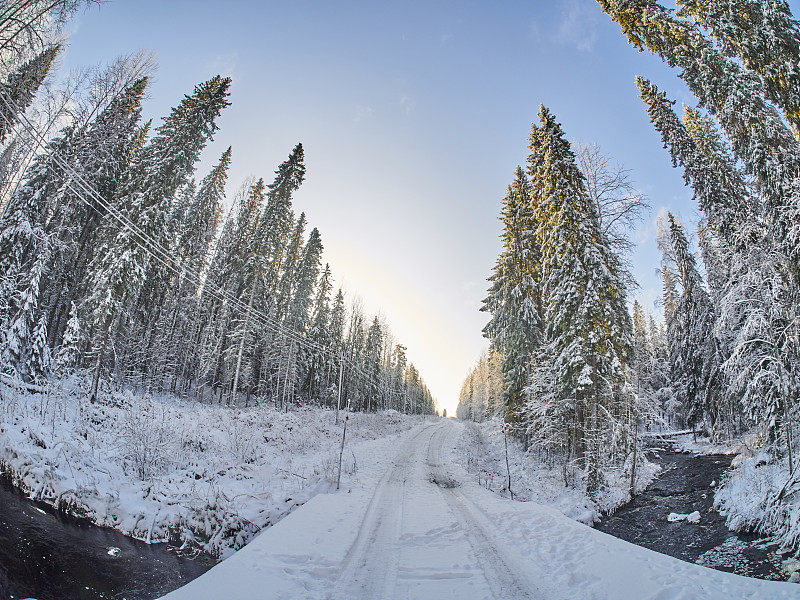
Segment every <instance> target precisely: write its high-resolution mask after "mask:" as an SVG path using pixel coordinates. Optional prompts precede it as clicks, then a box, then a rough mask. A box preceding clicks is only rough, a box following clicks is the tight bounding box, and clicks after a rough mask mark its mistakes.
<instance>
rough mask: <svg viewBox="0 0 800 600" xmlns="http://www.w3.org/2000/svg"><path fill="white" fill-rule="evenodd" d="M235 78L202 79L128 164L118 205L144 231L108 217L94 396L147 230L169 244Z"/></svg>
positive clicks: (142, 258)
mask: <svg viewBox="0 0 800 600" xmlns="http://www.w3.org/2000/svg"><path fill="white" fill-rule="evenodd" d="M230 83H231V80H230V79H229V78H222V77H219V76H217V77H214V78H212V79H210V80H209V81H207V82H205V83H202V84H200V85H198V86H197V87H196V88H195V90H194V93H193V94H192V96H187V97H185V98H184V100H183V101H182V102H181V103H180V104H179V105H178V107H177V108H175V109H174V110H173V111H172V113H171V114H170V115H169V117H167V119H166V120H165V121H164V124H163V125H161V126H160V127H159V128H158V129H157V131H156V135H155V137H154V138H153V139H152V140H151V141H150V142H149V143H148V144H147V145H146V146H145V147H144V148H143V149H142V151H141V152H140V153H138V154H137V156H136V157H135V159H134V162H133V163H132V164H131V166H130V167H129V168H128V171H127V173H126V176H125V180H124V183H123V184H122V185H121V186H120V188H119V189H118V191H117V193H116V197H117V199H118V200H117V206H118V208H119V210H120V212H122V213H123V214H124V216H125V217H126V218H127V219H128V220H129V221H130V222H132V223H135V224H136V227H137V230H138V231H140V232H141V234H139V233H138V232H134V230H132V229H131V228H129V227H128V226H126V225H123V224H122V223H120V222H119V221H117V219H116V218H113V217H110V216H109V217H107V218H106V219H104V225H103V226H104V228H105V229H106V230H107V231H108V233H107V235H106V238H107V239H110V240H113V241H112V244H111V245H110V246H109V247H108V248H107V251H106V252H103V253H100V254H99V255H98V257H97V260H96V261H95V264H94V266H93V271H94V274H95V275H94V281H93V285H92V292H91V297H90V304H91V306H92V312H93V316H94V321H95V324H96V331H97V338H96V343H97V346H96V348H97V364H96V367H95V379H94V384H93V386H92V398H93V399H94V398H95V397H96V396H97V386H98V382H99V376H100V369H101V366H102V359H103V353H104V352H105V348H106V343H107V340H108V335H109V331H110V329H111V326H112V324H113V321H114V319H115V318H117V317H118V316H119V315H120V314H121V309H122V304H123V302H124V301H125V300H126V299H127V298H128V297H130V296H132V295H135V294H137V293H138V291H139V288H140V286H141V285H142V283H143V282H144V279H145V277H146V274H147V270H148V266H149V260H148V250H147V249H146V248H147V242H145V240H143V239H142V238H141V235H144V236H148V238H149V239H152V240H154V242H155V243H157V244H162V245H163V242H164V238H163V236H164V234H163V230H164V222H165V220H166V216H167V214H168V213H169V207H170V202H171V199H172V197H173V195H174V194H175V192H176V191H177V190H178V188H179V187H180V186H181V185H182V184H184V183H185V182H186V181H187V180H188V178H189V176H190V174H191V171H192V169H193V166H194V163H195V161H196V160H197V158H198V156H199V154H200V151H201V150H202V149H203V148H204V147H205V145H206V143H207V142H208V140H209V139H210V138H211V136H212V135H213V133H214V131H216V129H217V125H216V124H215V120H216V118H217V117H218V115H219V114H220V112H221V111H222V109H223V108H225V107H226V106H228V101H227V97H228V89H229V87H230ZM151 251H152V250H151Z"/></svg>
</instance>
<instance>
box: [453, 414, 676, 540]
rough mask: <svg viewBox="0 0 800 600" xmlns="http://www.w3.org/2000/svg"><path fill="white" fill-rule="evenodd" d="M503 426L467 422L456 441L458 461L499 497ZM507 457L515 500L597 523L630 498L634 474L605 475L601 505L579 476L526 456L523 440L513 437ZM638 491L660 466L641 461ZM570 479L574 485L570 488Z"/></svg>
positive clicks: (504, 481)
mask: <svg viewBox="0 0 800 600" xmlns="http://www.w3.org/2000/svg"><path fill="white" fill-rule="evenodd" d="M502 428H503V423H502V421H501V420H500V419H497V418H495V419H491V420H489V421H485V422H483V423H473V422H467V423H465V424H464V429H463V432H462V434H461V436H460V437H459V438H458V440H457V448H458V451H457V460H458V462H459V463H460V464H461V465H462V466H463V467H464V468H465V469H466V470H467V471H468V472H469V473H470V474H471V475H473V478H474V480H475V481H477V482H478V483H479V484H480V485H482V486H483V487H485V488H486V489H489V490H492V491H494V492H495V493H497V494H500V495H505V496H508V495H509V494H508V489H507V488H508V478H507V472H506V464H505V444H504V441H503V434H502ZM508 458H509V468H510V470H511V489H512V491H513V492H514V498H515V499H517V500H522V501H526V502H537V503H538V504H544V505H547V506H551V507H553V508H555V509H557V510H558V511H560V512H561V513H563V514H564V515H566V516H567V517H570V518H571V519H575V520H576V521H579V522H581V523H585V524H587V525H592V524H593V523H595V522H596V521H597V520H598V519H599V518H600V513H609V512H613V511H614V509H616V508H617V507H619V506H621V505H622V504H624V503H625V502H627V501H628V500H630V493H629V490H630V474H629V473H626V471H625V467H627V468H628V469H629V468H630V465H629V464H626V465H624V467H623V468H621V469H609V470H607V471H605V472H604V473H603V477H604V480H605V485H604V486H603V487H602V488H601V489H600V491H599V493H598V499H597V503H596V504H593V503H591V502H589V501H588V499H587V498H586V495H585V493H584V489H583V485H582V482H581V481H580V480H579V477H580V474H579V473H577V472H572V471H568V472H567V473H566V474H565V472H564V470H563V469H562V468H561V467H562V465H561V463H560V462H556V463H555V464H551V463H548V462H547V461H546V460H541V459H540V458H539V457H538V455H537V453H536V451H535V450H532V451H531V452H528V453H526V452H525V451H524V450H523V448H522V445H521V444H520V443H519V441H518V440H516V439H514V438H512V437H509V438H508ZM637 461H638V465H637V476H636V489H637V491H641V490H643V489H644V488H645V487H647V485H648V484H649V483H650V482H651V481H653V479H655V477H656V476H657V475H658V474H659V473H660V471H661V467H659V466H658V465H657V464H655V463H650V462H647V461H645V460H644V457H643V456H642V455H641V454H640V455H639V457H638V458H637ZM565 478H566V479H567V480H568V481H569V485H565Z"/></svg>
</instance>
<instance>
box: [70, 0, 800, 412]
mask: <svg viewBox="0 0 800 600" xmlns="http://www.w3.org/2000/svg"><path fill="white" fill-rule="evenodd" d="M790 5H791V6H792V8H793V9H794V11H795V14H796V13H797V8H798V7H797V1H796V0H794V1H793V2H790ZM69 44H70V45H69V49H68V51H67V54H66V59H65V68H75V67H79V66H88V65H93V64H96V63H98V62H99V61H103V62H110V61H111V60H113V59H114V58H115V57H116V56H118V55H120V54H127V53H131V52H134V51H136V50H139V49H141V48H148V49H153V50H156V51H157V52H158V60H159V62H160V68H159V71H158V73H157V75H156V78H155V80H154V81H153V82H152V84H151V86H150V90H149V95H148V99H147V100H146V102H145V106H144V117H145V118H150V117H154V118H156V119H158V118H159V117H161V116H164V115H166V114H168V112H169V110H170V108H171V107H172V106H175V105H176V104H177V103H178V102H179V101H180V99H181V98H182V97H183V95H184V94H187V93H190V92H191V90H192V88H193V86H194V85H195V84H197V83H199V82H201V81H204V80H206V79H208V78H209V77H211V76H213V75H216V74H218V73H219V74H222V75H229V76H232V77H233V86H232V89H231V102H232V105H231V106H230V107H229V108H228V109H226V111H225V112H224V113H223V115H222V117H221V118H220V120H219V125H220V130H219V131H218V132H217V134H216V135H215V140H214V142H213V143H211V144H210V145H209V147H208V148H207V149H206V150H205V152H204V154H203V158H202V161H201V163H200V164H199V165H198V169H197V177H198V178H202V177H203V176H204V175H205V173H206V172H207V171H208V169H209V168H210V167H211V166H212V165H213V164H214V163H215V162H216V161H217V160H218V158H219V155H220V154H221V152H222V151H223V150H224V149H225V148H227V146H228V145H232V147H233V161H232V166H231V169H230V174H229V175H230V176H229V185H228V200H229V201H230V200H231V199H232V198H233V195H234V193H235V190H236V189H237V188H238V187H239V186H240V185H241V183H242V182H243V181H244V180H245V178H246V177H247V176H250V175H255V176H256V177H263V178H264V179H265V180H266V181H271V180H272V177H273V172H274V170H275V168H276V167H277V165H278V164H280V163H281V162H282V161H283V160H285V158H286V156H288V154H289V152H290V151H291V149H292V148H293V147H294V145H295V144H296V143H297V142H302V143H303V146H304V148H305V153H306V164H307V179H306V182H305V183H304V184H303V186H302V187H301V189H300V190H298V192H297V194H296V195H295V201H294V208H295V211H296V212H297V213H298V214H299V213H300V212H301V211H302V212H305V213H306V216H307V218H308V223H309V226H308V229H309V231H310V229H311V228H312V227H317V228H318V229H319V231H320V233H321V235H322V241H323V244H324V245H325V252H324V254H323V257H322V260H323V263H324V262H329V263H330V265H331V269H332V272H333V276H334V279H335V283H334V285H335V286H336V287H338V286H339V285H343V286H344V288H345V290H346V291H347V292H348V294H349V295H350V296H351V297H353V296H357V297H360V298H362V299H363V302H364V309H365V313H366V314H367V315H368V316H369V317H370V318H371V317H372V316H374V315H375V314H376V313H378V312H380V313H381V314H382V315H383V316H384V317H385V320H386V322H387V324H388V325H389V327H390V329H391V331H392V333H393V335H394V337H395V339H396V342H398V343H402V344H403V345H405V346H406V347H407V348H408V358H409V361H410V362H413V363H414V364H415V365H416V366H417V368H418V369H419V371H420V373H421V375H422V377H423V379H424V380H425V382H426V383H427V385H428V387H429V388H430V390H431V392H432V394H433V395H434V397H435V398H436V399H437V401H438V405H439V407H440V408H447V412H448V414H453V413H454V411H455V406H456V402H457V398H458V393H459V390H460V387H461V384H462V382H463V379H464V377H465V376H466V374H467V372H468V370H469V369H470V368H471V367H472V366H473V365H474V364H475V363H476V362H477V360H478V357H479V355H480V353H481V351H482V350H483V349H484V348H486V346H487V344H488V342H487V340H485V339H484V338H483V337H482V335H481V328H482V327H483V325H484V324H485V323H486V321H487V315H486V314H484V313H481V312H479V308H480V304H481V300H482V299H483V298H484V297H485V296H486V290H487V287H488V283H487V281H486V278H487V277H488V276H489V275H490V274H491V269H492V266H493V265H494V262H495V259H496V257H497V254H498V252H499V249H500V241H499V239H498V236H499V234H500V230H501V226H500V223H499V221H498V218H497V217H498V214H499V211H500V203H501V200H502V198H503V196H504V194H505V189H506V186H507V185H508V184H509V183H510V182H511V179H512V176H513V172H514V169H515V167H516V166H517V165H518V164H521V165H523V166H524V164H525V162H524V161H525V157H526V156H527V148H526V146H527V135H528V133H529V131H530V125H531V123H532V122H534V121H536V120H537V112H538V110H539V104H540V103H543V104H545V105H546V106H548V108H550V110H551V111H552V112H553V113H554V114H555V116H556V118H557V120H558V121H559V122H560V123H561V124H562V126H563V128H564V131H565V132H566V135H567V138H568V139H570V140H577V141H581V142H586V143H592V142H595V143H597V144H598V145H599V146H600V148H601V150H602V151H604V152H605V153H607V154H609V155H611V156H612V157H613V158H614V159H616V160H618V161H619V162H621V163H622V164H624V165H625V166H626V167H627V168H628V169H630V171H631V177H632V178H633V180H634V181H635V183H636V185H637V186H639V188H640V189H641V190H643V191H644V192H645V193H647V195H648V196H649V198H650V203H651V205H652V207H653V211H652V213H651V215H650V216H649V217H648V218H647V219H646V220H645V221H644V222H643V223H642V224H641V226H640V227H639V228H638V230H637V231H635V232H631V234H632V235H633V236H635V239H636V240H637V242H638V243H639V246H638V248H637V249H636V250H635V252H634V255H633V256H632V257H631V262H632V265H633V269H634V274H635V276H636V277H637V278H638V280H639V281H640V283H641V289H640V290H639V291H638V292H637V294H636V297H637V298H639V299H640V300H641V301H643V302H645V308H646V309H648V310H650V311H654V312H656V311H659V310H660V309H659V308H657V307H654V306H653V299H655V298H657V297H658V295H659V290H660V282H659V280H658V278H657V277H656V275H655V269H656V267H657V266H658V254H657V250H656V246H655V237H654V234H655V227H654V225H653V221H654V219H655V217H656V215H657V213H658V211H659V210H660V209H662V208H664V207H666V208H669V209H670V210H673V211H678V212H681V213H682V215H683V217H684V219H685V220H686V221H691V220H692V219H693V217H694V215H695V214H696V210H697V209H696V207H695V205H694V204H693V203H692V202H691V197H692V194H691V191H690V190H689V189H687V188H686V187H684V185H683V181H682V179H681V174H680V172H679V171H678V170H676V169H673V168H672V166H671V162H670V159H669V156H668V154H667V152H666V151H665V150H664V149H663V148H662V143H661V140H660V138H659V137H658V135H657V134H656V132H655V131H654V130H653V127H652V126H651V125H650V123H649V122H648V119H647V115H646V113H645V110H644V107H643V105H642V103H641V101H640V100H639V98H638V95H637V91H636V87H635V84H634V77H635V75H643V76H645V77H647V78H649V79H651V80H652V81H653V82H654V83H656V84H657V85H658V86H659V87H660V88H661V89H663V90H664V91H666V92H667V93H668V94H669V95H670V96H671V97H672V98H674V99H676V100H677V101H678V103H681V102H686V103H689V104H694V98H693V97H692V96H691V95H690V94H689V93H688V92H687V91H686V89H685V87H684V86H683V84H682V83H681V82H679V81H678V80H677V78H676V73H675V72H674V71H673V70H671V69H669V68H668V67H667V66H665V65H664V64H662V62H661V61H660V60H659V59H658V58H656V57H653V56H652V55H649V54H647V53H643V54H640V53H638V52H636V50H635V49H633V48H632V47H631V46H629V45H628V44H627V41H626V40H625V38H624V37H623V35H622V34H621V32H620V29H619V26H617V25H616V24H615V23H613V22H611V20H610V19H609V18H608V17H607V16H605V15H604V14H602V12H601V11H600V9H599V7H598V5H597V4H596V2H594V1H593V0H563V1H561V2H558V3H552V2H545V1H543V0H541V1H540V0H529V1H527V2H521V1H516V0H513V1H508V2H503V3H500V4H491V5H490V4H487V3H483V2H479V1H477V0H474V1H467V2H461V1H456V0H441V1H437V2H427V1H421V0H420V1H408V2H397V3H380V5H377V4H375V3H369V2H357V1H354V0H350V1H343V2H340V3H329V2H323V1H321V0H320V1H318V0H304V1H302V2H294V3H280V4H278V3H261V2H254V1H239V2H232V3H230V4H229V5H228V6H226V7H225V10H222V11H221V10H220V6H219V4H218V3H213V2H207V1H205V0H197V1H190V0H173V1H171V2H168V3H163V2H155V0H142V1H140V2H136V3H132V2H121V1H119V0H117V1H112V2H109V3H104V4H102V5H101V6H100V7H99V9H98V8H97V7H92V8H91V9H89V10H87V11H85V12H84V13H82V14H81V15H80V16H79V17H78V18H77V20H76V22H75V24H74V26H73V33H72V36H71V38H70V42H69Z"/></svg>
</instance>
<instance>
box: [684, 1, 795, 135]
mask: <svg viewBox="0 0 800 600" xmlns="http://www.w3.org/2000/svg"><path fill="white" fill-rule="evenodd" d="M680 4H681V5H682V6H681V8H680V10H679V11H678V15H680V16H685V17H690V18H691V19H692V20H693V21H695V22H696V23H697V24H698V25H700V26H702V27H703V28H705V29H706V30H708V31H709V32H710V34H711V36H712V38H713V39H714V40H715V41H716V42H717V44H718V47H719V48H720V49H721V51H722V52H723V53H724V54H726V55H727V56H730V57H734V58H738V59H740V60H741V61H742V63H743V64H744V66H745V67H746V68H747V69H748V70H749V71H752V72H754V73H757V74H758V75H759V76H760V77H761V80H762V82H763V84H764V89H765V95H766V97H767V98H768V99H769V100H770V101H772V102H774V103H775V104H776V105H777V106H779V107H780V108H781V109H782V110H783V112H784V114H785V115H786V118H787V119H788V121H789V123H790V124H791V125H792V127H793V128H794V131H795V134H797V133H798V127H800V29H799V28H798V23H797V21H796V20H795V19H794V18H793V17H792V13H791V11H790V10H789V5H788V4H787V3H786V2H785V1H784V0H769V1H766V2H765V1H763V0H682V2H680Z"/></svg>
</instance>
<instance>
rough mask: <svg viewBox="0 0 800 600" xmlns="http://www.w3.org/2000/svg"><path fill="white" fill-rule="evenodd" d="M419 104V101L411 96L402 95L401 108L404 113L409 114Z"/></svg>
mask: <svg viewBox="0 0 800 600" xmlns="http://www.w3.org/2000/svg"><path fill="white" fill-rule="evenodd" d="M416 106H417V101H416V100H414V99H413V98H412V97H411V96H408V95H406V94H403V95H402V96H400V110H402V111H403V112H404V113H406V114H409V113H410V112H411V111H413V110H414V109H415V108H416Z"/></svg>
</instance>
